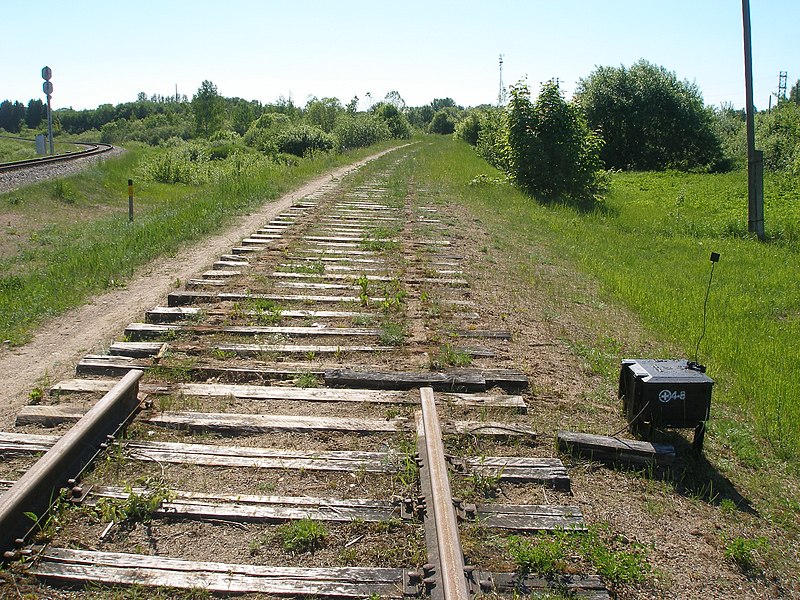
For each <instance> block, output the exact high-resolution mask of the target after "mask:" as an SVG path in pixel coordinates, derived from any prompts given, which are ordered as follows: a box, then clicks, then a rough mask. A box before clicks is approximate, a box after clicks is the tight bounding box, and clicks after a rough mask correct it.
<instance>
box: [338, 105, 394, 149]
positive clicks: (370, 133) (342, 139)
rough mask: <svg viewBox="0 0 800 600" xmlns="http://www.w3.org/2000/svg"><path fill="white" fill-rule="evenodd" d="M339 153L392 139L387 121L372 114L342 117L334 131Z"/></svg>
mask: <svg viewBox="0 0 800 600" xmlns="http://www.w3.org/2000/svg"><path fill="white" fill-rule="evenodd" d="M333 135H334V137H335V138H336V147H337V149H338V150H339V151H345V150H351V149H353V148H364V147H366V146H371V145H372V144H377V143H378V142H382V141H383V140H388V139H389V138H390V137H392V132H391V131H390V130H389V126H388V125H387V124H386V121H384V120H383V119H380V118H378V117H376V116H375V115H371V114H363V113H361V114H356V115H353V116H350V115H347V116H342V117H340V118H339V120H338V121H337V123H336V127H335V128H334V130H333Z"/></svg>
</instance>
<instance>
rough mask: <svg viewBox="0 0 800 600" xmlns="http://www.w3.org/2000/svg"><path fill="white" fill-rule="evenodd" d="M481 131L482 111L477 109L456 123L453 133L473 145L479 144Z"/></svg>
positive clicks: (457, 137)
mask: <svg viewBox="0 0 800 600" xmlns="http://www.w3.org/2000/svg"><path fill="white" fill-rule="evenodd" d="M480 132H481V113H480V111H477V110H470V111H469V112H468V113H467V116H466V117H464V118H463V119H462V120H461V121H459V122H458V124H456V129H455V132H454V133H453V135H454V136H455V138H456V139H459V140H463V141H465V142H467V143H468V144H470V145H471V146H477V144H478V136H479V135H480Z"/></svg>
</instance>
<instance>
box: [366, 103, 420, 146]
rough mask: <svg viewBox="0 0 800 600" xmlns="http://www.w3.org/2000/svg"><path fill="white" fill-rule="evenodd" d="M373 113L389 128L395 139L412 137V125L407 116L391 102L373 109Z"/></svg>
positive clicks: (377, 105) (380, 104)
mask: <svg viewBox="0 0 800 600" xmlns="http://www.w3.org/2000/svg"><path fill="white" fill-rule="evenodd" d="M372 113H373V114H374V115H375V116H377V117H378V118H380V119H382V120H383V121H384V122H385V123H386V125H387V126H388V127H389V131H390V132H391V134H392V137H393V138H397V139H407V138H410V137H411V124H410V123H409V122H408V119H407V118H406V116H405V115H404V114H403V113H402V112H400V109H399V108H397V106H395V105H394V104H392V103H391V102H381V103H379V104H376V105H375V106H373V107H372Z"/></svg>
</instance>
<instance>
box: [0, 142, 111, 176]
mask: <svg viewBox="0 0 800 600" xmlns="http://www.w3.org/2000/svg"><path fill="white" fill-rule="evenodd" d="M76 144H77V145H80V146H85V149H84V150H80V151H78V152H69V153H65V154H55V155H52V156H41V157H38V158H29V159H27V160H15V161H13V162H7V163H0V173H7V172H9V171H20V170H23V169H30V168H32V167H37V166H39V165H50V164H54V163H61V162H66V161H70V160H76V159H78V158H85V157H87V156H94V155H96V154H102V153H103V152H108V151H109V150H113V148H114V146H112V145H111V144H85V143H81V142H76Z"/></svg>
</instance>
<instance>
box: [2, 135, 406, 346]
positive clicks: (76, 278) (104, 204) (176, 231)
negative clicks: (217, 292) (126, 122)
mask: <svg viewBox="0 0 800 600" xmlns="http://www.w3.org/2000/svg"><path fill="white" fill-rule="evenodd" d="M391 145H393V144H388V143H387V144H382V145H379V146H373V147H371V148H368V149H361V150H359V151H356V152H351V153H346V154H342V155H332V154H318V155H314V156H313V157H309V158H305V159H298V160H297V161H296V162H295V163H293V164H291V165H286V164H275V163H270V164H268V165H263V164H262V165H261V168H259V169H258V170H246V171H239V172H230V173H227V174H225V175H224V176H222V177H219V178H216V179H214V180H213V182H212V183H208V184H204V185H182V184H162V183H153V182H142V183H141V184H136V190H135V195H136V199H135V204H136V207H135V219H134V222H133V223H129V222H128V218H127V179H128V178H129V177H131V176H132V175H131V173H133V172H136V170H137V167H138V166H139V164H140V163H141V162H142V161H143V160H147V159H148V158H150V157H152V156H153V154H154V153H158V152H161V151H163V150H161V149H153V148H146V147H141V146H133V147H132V148H131V150H130V151H129V152H128V153H127V154H126V155H125V156H123V157H122V158H118V159H111V160H107V161H105V162H103V163H101V164H100V165H98V166H95V167H91V168H90V169H88V170H86V171H84V172H82V173H80V174H78V175H75V176H72V177H68V178H64V179H61V180H58V182H53V181H48V182H43V183H40V184H36V185H31V186H28V187H26V188H23V189H20V190H16V191H13V192H9V193H6V194H2V195H0V224H4V225H6V224H7V225H6V227H5V229H6V233H7V234H8V237H7V238H6V242H5V243H3V244H1V245H0V273H2V275H0V340H9V341H10V343H11V344H13V345H18V344H23V343H25V342H26V341H27V340H29V339H30V336H31V332H32V330H33V328H34V327H35V326H36V325H37V324H38V323H40V322H41V321H42V319H44V318H46V317H50V316H53V315H56V314H59V313H61V312H63V311H65V310H67V309H69V308H71V307H74V306H78V305H80V304H81V303H83V302H84V301H85V300H86V299H87V298H88V297H89V296H90V295H92V294H95V293H97V292H100V291H103V290H106V289H109V288H113V287H117V286H121V285H124V282H125V280H126V279H127V278H129V277H130V276H131V275H132V274H133V273H134V271H135V270H136V269H137V268H138V267H140V266H142V265H144V264H146V263H147V262H149V261H151V260H154V259H156V258H159V257H162V256H168V255H170V254H173V253H175V252H176V251H177V250H178V249H179V248H181V246H182V245H184V244H186V243H187V242H191V241H194V240H198V239H200V238H202V237H203V236H207V235H209V234H211V233H214V232H217V231H220V230H221V229H222V228H223V227H224V226H225V225H227V224H228V223H230V222H231V220H232V219H233V218H234V217H235V216H237V215H240V214H243V213H246V212H248V211H250V210H253V209H255V208H256V207H258V206H259V205H261V204H263V203H264V202H267V201H269V200H273V199H275V198H278V197H279V196H281V195H282V194H284V193H286V192H287V191H289V190H291V189H292V188H295V187H297V186H298V185H300V184H302V183H303V182H305V181H307V180H309V179H311V178H312V177H314V176H316V175H319V174H321V173H323V172H325V171H327V170H329V169H331V168H335V167H337V166H341V165H344V164H348V163H351V162H353V161H355V160H358V159H360V158H363V157H364V156H368V155H369V154H372V153H374V152H376V151H378V150H380V149H383V148H386V147H390V146H391ZM65 190H67V192H68V193H65ZM9 240H11V241H9Z"/></svg>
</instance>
